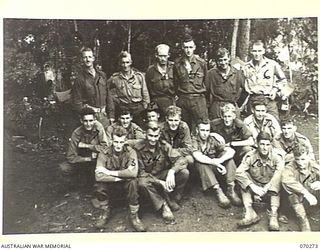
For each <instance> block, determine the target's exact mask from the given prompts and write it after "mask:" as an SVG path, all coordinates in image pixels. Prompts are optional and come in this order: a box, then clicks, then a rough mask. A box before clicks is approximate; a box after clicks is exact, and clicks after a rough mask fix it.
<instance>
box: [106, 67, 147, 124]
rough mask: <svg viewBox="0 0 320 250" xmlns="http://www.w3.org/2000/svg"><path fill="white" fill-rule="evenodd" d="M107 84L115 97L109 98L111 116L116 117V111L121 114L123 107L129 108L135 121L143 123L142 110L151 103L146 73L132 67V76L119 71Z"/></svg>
mask: <svg viewBox="0 0 320 250" xmlns="http://www.w3.org/2000/svg"><path fill="white" fill-rule="evenodd" d="M107 85H108V89H109V91H110V93H112V95H113V98H110V99H108V112H109V116H110V118H115V113H117V114H119V112H120V110H121V109H129V110H130V111H131V113H132V116H133V119H134V121H135V122H136V123H138V124H139V125H141V123H142V117H141V112H142V111H143V110H144V109H146V107H147V105H148V103H150V97H149V92H148V89H147V84H146V82H145V77H144V74H143V73H141V72H139V71H137V70H135V69H132V71H131V76H130V77H129V78H127V77H126V76H125V75H123V74H122V73H121V72H117V73H114V74H113V75H112V76H111V77H110V78H109V79H108V82H107Z"/></svg>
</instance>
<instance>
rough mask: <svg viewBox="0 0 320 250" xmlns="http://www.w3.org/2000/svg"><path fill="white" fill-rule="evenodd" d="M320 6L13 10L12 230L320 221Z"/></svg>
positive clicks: (9, 102)
mask: <svg viewBox="0 0 320 250" xmlns="http://www.w3.org/2000/svg"><path fill="white" fill-rule="evenodd" d="M317 25H318V19H317V18H316V17H294V18H286V17H283V18H240V19H233V18H228V19H159V20H125V19H123V20H122V19H117V20H108V19H106V20H103V19H40V18H34V19H31V18H28V19H26V18H4V19H3V32H4V33H3V34H4V36H3V66H4V70H3V97H4V104H3V105H4V110H3V120H4V136H3V145H4V148H3V157H4V164H3V214H2V218H3V234H5V235H10V234H43V233H46V234H50V233H52V234H57V233H73V234H75V233H115V232H118V233H119V232H120V233H126V232H268V231H277V232H300V231H304V232H310V231H320V222H319V221H320V209H319V202H320V200H319V199H320V191H319V190H320V168H319V165H318V163H319V154H318V152H319V143H318V141H319V133H318V32H317V31H318V27H317Z"/></svg>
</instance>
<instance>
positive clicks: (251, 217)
mask: <svg viewBox="0 0 320 250" xmlns="http://www.w3.org/2000/svg"><path fill="white" fill-rule="evenodd" d="M259 220H260V217H259V215H257V214H256V212H255V211H254V209H253V208H252V206H248V207H246V212H245V215H244V218H243V219H242V220H240V221H239V222H238V227H247V226H250V225H253V224H255V223H257V222H258V221H259Z"/></svg>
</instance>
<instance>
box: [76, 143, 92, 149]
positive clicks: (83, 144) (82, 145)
mask: <svg viewBox="0 0 320 250" xmlns="http://www.w3.org/2000/svg"><path fill="white" fill-rule="evenodd" d="M88 146H89V144H86V143H84V142H79V144H78V148H89V147H88Z"/></svg>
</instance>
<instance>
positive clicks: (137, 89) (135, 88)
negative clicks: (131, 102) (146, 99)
mask: <svg viewBox="0 0 320 250" xmlns="http://www.w3.org/2000/svg"><path fill="white" fill-rule="evenodd" d="M141 92H142V85H141V83H140V82H139V81H137V79H136V82H135V83H134V84H132V97H136V98H141V97H142V94H141Z"/></svg>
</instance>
